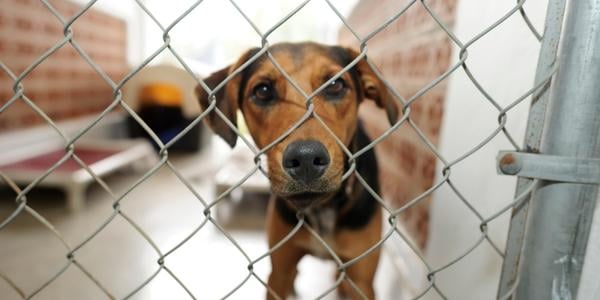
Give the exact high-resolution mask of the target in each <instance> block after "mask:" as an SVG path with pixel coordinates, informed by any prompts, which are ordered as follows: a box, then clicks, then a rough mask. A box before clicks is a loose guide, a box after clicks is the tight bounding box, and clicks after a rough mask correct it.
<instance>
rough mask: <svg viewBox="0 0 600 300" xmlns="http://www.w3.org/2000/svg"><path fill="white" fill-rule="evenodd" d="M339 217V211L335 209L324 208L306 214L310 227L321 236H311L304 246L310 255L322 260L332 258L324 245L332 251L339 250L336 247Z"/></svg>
mask: <svg viewBox="0 0 600 300" xmlns="http://www.w3.org/2000/svg"><path fill="white" fill-rule="evenodd" d="M337 217H338V216H337V211H336V210H335V209H333V208H322V209H319V210H317V211H311V212H308V213H307V214H306V218H307V220H308V222H309V224H310V227H311V228H312V229H313V230H314V231H315V233H316V234H317V235H318V236H319V237H318V238H317V237H315V236H314V235H313V234H310V235H309V240H308V242H307V243H306V244H305V245H303V246H304V247H305V248H306V250H308V252H309V253H310V254H312V255H314V256H317V257H320V258H331V254H330V252H329V250H327V247H326V246H325V245H324V243H325V244H326V245H327V246H328V247H330V248H332V250H333V249H335V248H337V247H336V245H335V231H336V228H335V226H336V222H337ZM334 251H335V250H334Z"/></svg>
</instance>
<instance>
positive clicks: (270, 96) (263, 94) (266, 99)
mask: <svg viewBox="0 0 600 300" xmlns="http://www.w3.org/2000/svg"><path fill="white" fill-rule="evenodd" d="M252 99H253V100H254V102H256V103H257V104H258V105H269V104H271V102H273V100H275V91H274V90H273V86H272V85H271V84H270V83H259V84H258V85H256V86H255V87H254V89H253V90H252Z"/></svg>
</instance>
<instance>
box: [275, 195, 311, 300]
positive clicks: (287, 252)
mask: <svg viewBox="0 0 600 300" xmlns="http://www.w3.org/2000/svg"><path fill="white" fill-rule="evenodd" d="M275 201H280V200H277V199H271V200H270V202H269V207H268V209H267V220H266V221H267V222H266V225H267V236H268V241H269V249H273V248H274V247H275V246H276V245H277V244H278V243H279V242H280V241H281V240H283V239H285V238H286V236H287V235H288V234H289V233H290V231H291V230H292V227H291V226H290V225H289V224H287V223H286V222H284V221H283V220H282V219H281V216H280V215H279V213H278V212H277V210H276V209H275ZM298 236H299V234H298V233H297V234H295V235H294V236H293V237H292V238H291V239H289V240H288V241H287V242H285V243H284V244H283V245H281V247H279V248H278V249H276V250H275V251H274V252H273V253H271V275H269V280H268V283H267V284H268V286H269V291H268V292H267V299H269V300H272V299H282V300H285V299H286V298H287V297H288V296H290V295H291V294H292V293H293V291H294V279H295V278H296V274H297V273H298V271H297V269H296V266H297V265H298V262H300V259H301V258H302V257H303V256H304V255H305V254H306V252H305V250H303V249H301V248H299V247H298V246H297V244H295V242H296V238H298Z"/></svg>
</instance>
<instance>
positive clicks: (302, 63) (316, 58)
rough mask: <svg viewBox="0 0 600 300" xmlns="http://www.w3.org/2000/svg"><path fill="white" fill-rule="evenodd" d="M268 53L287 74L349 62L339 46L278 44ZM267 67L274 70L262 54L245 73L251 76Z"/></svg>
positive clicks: (346, 54)
mask: <svg viewBox="0 0 600 300" xmlns="http://www.w3.org/2000/svg"><path fill="white" fill-rule="evenodd" d="M269 51H270V53H271V55H272V57H273V59H274V60H275V61H276V62H277V64H278V65H279V66H281V68H283V70H284V71H286V72H287V73H293V72H294V71H297V70H301V69H306V68H314V67H315V65H319V64H322V65H332V64H333V65H337V66H338V67H344V66H346V65H347V64H348V63H350V61H351V60H350V59H349V57H348V53H347V52H346V51H345V50H344V49H343V48H341V47H339V46H327V45H321V44H317V43H312V42H303V43H279V44H275V45H273V46H272V47H271V48H270V49H269ZM257 52H258V50H257ZM267 66H269V67H270V68H275V69H276V67H275V66H274V65H273V63H272V62H271V61H270V59H269V58H268V57H267V55H266V54H263V55H262V56H261V57H259V58H258V59H257V60H256V61H254V62H253V63H252V64H251V65H250V66H249V67H248V69H247V70H246V72H247V73H248V75H251V74H253V73H255V72H256V71H257V70H259V69H261V68H264V67H267Z"/></svg>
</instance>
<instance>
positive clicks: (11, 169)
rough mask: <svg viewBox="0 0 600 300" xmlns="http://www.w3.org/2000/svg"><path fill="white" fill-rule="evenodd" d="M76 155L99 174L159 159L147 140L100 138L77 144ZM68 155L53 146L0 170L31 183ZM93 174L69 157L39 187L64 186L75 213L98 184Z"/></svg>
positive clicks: (145, 164)
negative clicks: (86, 193) (91, 188)
mask: <svg viewBox="0 0 600 300" xmlns="http://www.w3.org/2000/svg"><path fill="white" fill-rule="evenodd" d="M74 153H75V155H76V156H77V157H79V158H80V159H81V160H82V161H83V162H84V163H85V164H86V165H87V166H88V167H89V168H90V169H91V170H92V172H93V173H94V174H96V175H97V176H98V177H102V176H105V175H108V174H110V173H113V172H115V171H117V170H120V169H122V168H125V167H130V166H131V167H148V166H150V165H152V164H154V163H156V162H157V161H158V157H157V155H156V152H155V151H154V149H152V146H151V145H150V144H148V142H146V141H145V140H122V141H121V140H118V141H115V140H97V141H87V142H81V143H77V144H76V145H75V152H74ZM65 154H66V152H65V149H63V148H60V146H58V145H57V146H55V147H49V148H48V149H47V150H45V151H44V152H41V153H36V154H35V155H32V156H28V157H23V158H20V159H18V160H16V161H13V162H10V163H6V164H4V165H1V166H0V171H1V172H2V173H3V174H4V175H6V176H7V177H8V178H10V179H11V180H13V181H14V182H15V183H17V184H19V185H27V184H30V183H31V182H32V181H34V180H35V179H36V178H38V177H40V176H41V175H43V174H44V172H46V170H48V169H50V168H51V167H52V166H54V164H55V163H56V162H58V161H59V160H60V159H61V158H62V157H63V156H64V155H65ZM94 182H95V180H94V178H93V177H92V176H91V175H90V173H89V172H88V171H87V170H85V169H84V168H82V167H81V166H80V165H79V164H78V163H77V162H76V161H75V160H74V159H73V158H69V159H67V160H66V161H65V162H63V163H62V164H61V165H60V166H58V167H57V168H56V169H55V170H54V171H53V172H51V173H50V174H49V175H48V176H47V177H46V178H44V179H43V180H42V181H41V182H40V183H39V184H38V186H45V187H58V188H61V189H64V190H65V192H66V196H67V206H68V209H69V210H70V211H72V212H75V211H78V210H80V209H81V208H82V207H83V205H84V202H85V191H86V189H87V187H88V186H89V185H90V184H92V183H94Z"/></svg>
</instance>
